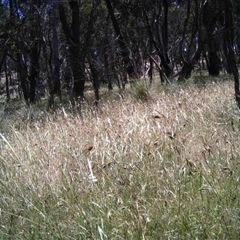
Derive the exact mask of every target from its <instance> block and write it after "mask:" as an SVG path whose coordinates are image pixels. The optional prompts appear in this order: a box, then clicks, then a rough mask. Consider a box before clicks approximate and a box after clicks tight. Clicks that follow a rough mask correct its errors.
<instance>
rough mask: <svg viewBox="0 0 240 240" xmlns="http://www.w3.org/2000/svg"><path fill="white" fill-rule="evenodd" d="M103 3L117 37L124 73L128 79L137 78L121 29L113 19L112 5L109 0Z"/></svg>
mask: <svg viewBox="0 0 240 240" xmlns="http://www.w3.org/2000/svg"><path fill="white" fill-rule="evenodd" d="M105 2H106V4H107V8H108V12H109V14H110V16H111V20H112V23H113V27H114V30H115V32H116V35H117V37H118V38H117V40H118V44H119V47H120V49H121V55H122V58H123V64H124V68H125V69H126V72H127V74H128V76H129V78H131V79H134V78H137V77H138V76H137V73H136V72H135V71H134V67H133V64H132V61H131V59H130V52H129V49H128V47H127V45H126V43H125V40H124V38H123V35H122V33H121V29H120V26H119V24H118V21H117V19H116V17H115V14H114V9H113V7H112V3H111V1H110V0H105Z"/></svg>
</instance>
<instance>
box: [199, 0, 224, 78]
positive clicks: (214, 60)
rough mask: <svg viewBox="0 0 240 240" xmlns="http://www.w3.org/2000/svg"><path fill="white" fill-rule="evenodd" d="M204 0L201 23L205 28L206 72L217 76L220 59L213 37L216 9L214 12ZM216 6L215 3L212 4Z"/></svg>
mask: <svg viewBox="0 0 240 240" xmlns="http://www.w3.org/2000/svg"><path fill="white" fill-rule="evenodd" d="M210 4H211V3H210V2H209V1H206V2H205V4H204V5H203V23H204V25H205V28H206V35H207V42H208V55H207V57H208V66H207V67H208V72H209V75H210V76H218V75H219V73H220V69H221V60H220V58H219V56H218V53H217V52H218V43H217V40H216V39H215V37H214V31H215V29H216V27H217V16H218V12H217V11H218V10H216V12H214V9H213V6H210ZM214 6H215V7H216V5H214Z"/></svg>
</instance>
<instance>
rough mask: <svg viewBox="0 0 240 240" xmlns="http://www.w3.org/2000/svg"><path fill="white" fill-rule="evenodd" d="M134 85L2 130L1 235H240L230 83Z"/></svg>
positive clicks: (236, 123)
mask: <svg viewBox="0 0 240 240" xmlns="http://www.w3.org/2000/svg"><path fill="white" fill-rule="evenodd" d="M133 91H134V89H132V90H131V91H130V94H127V93H125V94H123V96H121V97H119V99H117V97H115V98H112V99H111V101H102V102H101V103H100V106H99V108H98V109H90V108H88V107H85V108H83V109H82V111H81V114H76V113H75V114H72V113H71V111H68V110H67V109H64V108H59V110H58V111H56V112H55V113H45V112H44V113H42V114H39V113H38V117H37V118H34V119H32V120H31V121H30V120H29V119H26V118H24V119H19V121H21V124H19V122H15V124H14V125H13V126H12V128H11V131H10V133H8V134H7V135H6V134H5V135H4V134H1V140H0V141H1V154H0V193H1V198H0V219H1V221H0V222H1V223H0V238H1V239H238V238H239V236H240V201H239V196H240V188H239V181H240V180H239V176H240V169H239V168H240V165H239V164H240V162H239V146H240V139H239V126H240V124H239V116H238V112H237V111H236V107H235V103H234V100H233V99H234V96H233V83H232V82H229V81H225V82H211V83H209V84H205V85H202V86H196V85H195V84H186V85H182V86H172V85H171V86H165V87H163V86H162V87H160V86H157V85H154V86H153V87H152V88H149V89H147V91H149V92H148V93H147V95H144V96H148V97H146V98H144V99H142V98H138V97H136V94H132V93H133ZM116 96H117V94H116ZM139 99H140V100H139ZM32 114H33V115H34V112H33V113H32ZM19 125H20V126H19ZM15 126H17V128H16V127H15Z"/></svg>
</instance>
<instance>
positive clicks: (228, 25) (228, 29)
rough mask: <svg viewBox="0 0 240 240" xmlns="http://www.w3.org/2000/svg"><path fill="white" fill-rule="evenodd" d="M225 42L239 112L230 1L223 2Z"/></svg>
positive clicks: (239, 93)
mask: <svg viewBox="0 0 240 240" xmlns="http://www.w3.org/2000/svg"><path fill="white" fill-rule="evenodd" d="M225 38H226V39H225V41H226V47H227V53H228V55H229V66H230V69H231V72H232V74H233V77H234V90H235V99H236V103H237V107H238V110H239V111H240V84H239V73H238V69H237V64H236V60H235V56H234V50H233V6H232V3H231V1H230V0H225Z"/></svg>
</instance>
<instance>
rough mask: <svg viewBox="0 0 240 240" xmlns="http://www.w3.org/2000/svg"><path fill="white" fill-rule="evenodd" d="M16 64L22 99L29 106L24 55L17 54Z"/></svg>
mask: <svg viewBox="0 0 240 240" xmlns="http://www.w3.org/2000/svg"><path fill="white" fill-rule="evenodd" d="M17 63H18V74H19V80H20V84H21V87H22V92H23V97H24V100H25V102H26V103H27V105H29V103H30V102H29V98H30V94H29V83H28V73H27V65H26V63H25V60H24V55H23V54H22V53H18V54H17Z"/></svg>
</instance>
